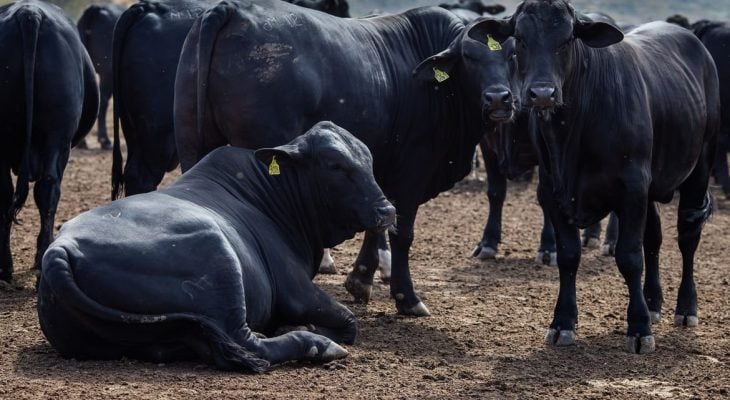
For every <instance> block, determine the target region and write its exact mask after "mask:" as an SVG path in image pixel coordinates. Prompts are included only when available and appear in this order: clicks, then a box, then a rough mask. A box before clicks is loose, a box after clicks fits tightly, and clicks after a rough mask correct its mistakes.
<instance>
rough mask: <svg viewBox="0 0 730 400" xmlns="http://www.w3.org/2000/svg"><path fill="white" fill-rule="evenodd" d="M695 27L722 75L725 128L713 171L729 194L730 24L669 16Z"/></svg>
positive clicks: (687, 25)
mask: <svg viewBox="0 0 730 400" xmlns="http://www.w3.org/2000/svg"><path fill="white" fill-rule="evenodd" d="M667 21H668V22H672V23H675V24H677V25H680V26H682V27H684V28H687V29H690V30H692V32H694V34H695V35H697V37H698V38H700V40H701V41H702V43H703V44H704V45H705V47H707V50H709V51H710V54H712V58H713V59H714V60H715V66H716V67H717V75H718V77H719V78H720V103H721V104H722V129H721V131H720V136H718V140H717V150H716V153H715V162H714V164H713V173H714V175H715V180H716V181H717V183H719V184H720V185H721V186H722V190H723V192H724V193H725V196H726V197H728V198H730V175H728V166H727V154H728V152H729V151H730V51H728V49H730V27H728V26H727V23H724V22H713V21H707V20H700V21H697V22H695V23H694V24H692V25H690V24H689V20H687V18H686V17H683V16H681V15H674V16H672V17H669V18H668V19H667Z"/></svg>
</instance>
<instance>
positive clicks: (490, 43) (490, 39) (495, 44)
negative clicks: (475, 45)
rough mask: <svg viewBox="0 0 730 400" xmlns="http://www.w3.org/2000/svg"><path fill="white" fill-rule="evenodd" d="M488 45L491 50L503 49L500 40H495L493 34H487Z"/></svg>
mask: <svg viewBox="0 0 730 400" xmlns="http://www.w3.org/2000/svg"><path fill="white" fill-rule="evenodd" d="M487 47H489V50H492V51H500V50H502V45H501V44H499V42H498V41H496V40H494V38H493V37H492V35H487Z"/></svg>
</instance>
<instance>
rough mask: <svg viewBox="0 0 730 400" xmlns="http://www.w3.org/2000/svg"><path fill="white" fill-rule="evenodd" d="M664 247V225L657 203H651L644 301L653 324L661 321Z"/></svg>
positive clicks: (645, 238) (646, 247)
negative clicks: (660, 271)
mask: <svg viewBox="0 0 730 400" xmlns="http://www.w3.org/2000/svg"><path fill="white" fill-rule="evenodd" d="M661 247H662V223H661V219H660V218H659V210H658V209H657V206H656V204H655V203H653V202H650V203H649V207H648V209H647V212H646V229H645V231H644V265H645V269H646V278H645V279H644V299H645V300H646V304H647V306H648V307H649V316H650V317H651V322H652V323H653V324H655V323H658V322H659V321H660V320H661V315H662V304H663V303H664V296H663V295H662V286H661V280H660V279H659V250H660V248H661Z"/></svg>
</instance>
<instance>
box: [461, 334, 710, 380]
mask: <svg viewBox="0 0 730 400" xmlns="http://www.w3.org/2000/svg"><path fill="white" fill-rule="evenodd" d="M624 339H625V337H624V334H623V332H619V331H614V332H610V333H606V334H605V335H603V336H592V337H588V338H580V337H579V338H578V340H577V344H576V345H574V346H570V347H562V348H558V347H551V346H545V345H543V344H542V343H535V350H534V351H533V352H531V353H530V354H528V355H527V356H522V357H520V356H503V357H499V358H496V359H494V367H493V369H492V371H493V375H492V378H491V379H489V380H487V381H484V382H479V383H477V384H476V385H475V387H474V389H476V390H478V391H489V390H494V389H495V388H501V389H503V390H504V389H506V390H507V391H509V389H510V388H515V389H517V390H519V387H533V388H534V387H536V386H538V387H539V386H543V387H545V388H550V387H552V388H553V389H556V388H561V387H569V386H576V385H583V386H593V387H600V386H601V385H605V384H607V383H610V382H622V381H624V382H626V381H628V382H639V383H640V382H642V381H644V382H654V381H656V379H657V377H658V376H667V374H671V373H673V372H678V373H681V370H682V369H683V368H686V365H687V363H688V362H689V361H688V360H689V359H690V358H692V357H697V354H701V350H700V345H699V344H698V343H697V338H696V336H695V334H694V333H693V332H692V331H690V330H686V329H682V328H677V329H675V330H672V331H671V332H669V333H668V334H664V335H658V336H656V340H657V351H656V352H655V353H652V354H648V355H637V354H631V353H627V352H625V351H624V350H623V345H624ZM656 383H657V382H654V384H656Z"/></svg>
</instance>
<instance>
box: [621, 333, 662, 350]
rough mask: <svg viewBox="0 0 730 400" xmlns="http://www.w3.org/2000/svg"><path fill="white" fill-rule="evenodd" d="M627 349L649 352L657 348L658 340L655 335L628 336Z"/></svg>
mask: <svg viewBox="0 0 730 400" xmlns="http://www.w3.org/2000/svg"><path fill="white" fill-rule="evenodd" d="M625 350H626V351H627V352H629V353H634V354H648V353H653V352H654V351H655V350H656V342H655V341H654V336H651V335H650V336H644V337H637V336H626V347H625Z"/></svg>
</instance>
